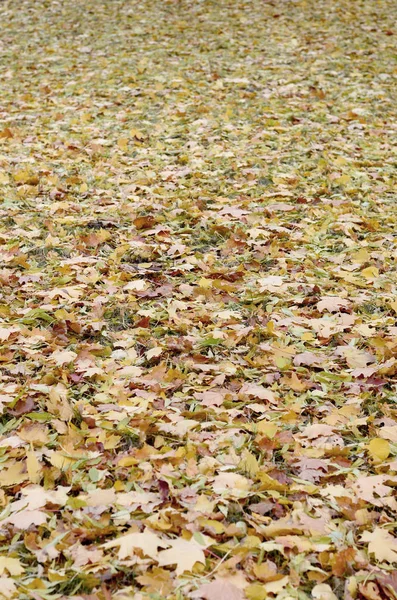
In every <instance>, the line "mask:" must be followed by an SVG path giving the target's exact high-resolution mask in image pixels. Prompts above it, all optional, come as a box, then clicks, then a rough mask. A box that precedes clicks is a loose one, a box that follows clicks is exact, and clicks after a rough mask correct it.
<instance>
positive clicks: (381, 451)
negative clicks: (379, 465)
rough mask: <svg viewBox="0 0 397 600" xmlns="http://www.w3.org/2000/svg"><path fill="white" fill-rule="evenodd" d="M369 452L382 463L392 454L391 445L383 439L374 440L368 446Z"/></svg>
mask: <svg viewBox="0 0 397 600" xmlns="http://www.w3.org/2000/svg"><path fill="white" fill-rule="evenodd" d="M368 452H369V454H370V455H371V457H372V458H375V459H377V460H380V461H381V462H382V461H384V460H386V458H387V457H388V456H389V454H390V444H389V442H388V441H387V440H384V439H382V438H374V439H373V440H371V441H370V443H369V444H368Z"/></svg>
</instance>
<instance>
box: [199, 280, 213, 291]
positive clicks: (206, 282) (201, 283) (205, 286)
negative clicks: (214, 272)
mask: <svg viewBox="0 0 397 600" xmlns="http://www.w3.org/2000/svg"><path fill="white" fill-rule="evenodd" d="M212 284H213V281H212V279H206V278H205V277H202V278H201V279H200V280H199V281H198V286H199V287H201V288H203V290H209V289H210V288H212Z"/></svg>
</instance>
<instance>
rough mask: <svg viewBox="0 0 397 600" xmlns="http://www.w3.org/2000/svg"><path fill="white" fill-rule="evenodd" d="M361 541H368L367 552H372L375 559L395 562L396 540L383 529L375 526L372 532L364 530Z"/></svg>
mask: <svg viewBox="0 0 397 600" xmlns="http://www.w3.org/2000/svg"><path fill="white" fill-rule="evenodd" d="M361 541H362V542H368V552H369V554H374V555H375V558H376V560H378V561H380V562H382V561H386V562H388V563H397V540H396V538H395V537H393V536H392V535H391V534H390V533H389V532H388V531H386V530H385V529H382V528H381V527H375V529H374V530H373V531H372V532H371V531H364V533H363V534H362V535H361Z"/></svg>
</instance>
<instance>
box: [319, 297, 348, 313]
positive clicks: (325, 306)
mask: <svg viewBox="0 0 397 600" xmlns="http://www.w3.org/2000/svg"><path fill="white" fill-rule="evenodd" d="M349 306H350V302H349V301H348V300H346V298H339V297H338V296H324V297H323V298H321V300H320V301H319V302H317V309H318V310H319V311H320V312H323V311H325V310H327V311H328V312H339V311H340V309H341V308H348V307H349Z"/></svg>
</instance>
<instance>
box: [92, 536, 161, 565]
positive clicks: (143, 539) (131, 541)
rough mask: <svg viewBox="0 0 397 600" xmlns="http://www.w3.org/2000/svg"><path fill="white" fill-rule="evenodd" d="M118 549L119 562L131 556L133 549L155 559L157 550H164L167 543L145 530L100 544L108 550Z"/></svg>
mask: <svg viewBox="0 0 397 600" xmlns="http://www.w3.org/2000/svg"><path fill="white" fill-rule="evenodd" d="M117 546H118V547H119V550H118V557H119V559H120V560H122V559H124V558H126V557H127V556H132V555H133V553H134V549H136V548H137V549H138V550H142V552H143V553H144V554H146V555H147V556H150V558H153V559H156V560H157V557H158V548H166V547H167V546H169V543H168V542H167V541H165V540H162V539H161V538H159V537H158V536H157V535H156V534H155V533H153V532H152V531H150V529H145V530H144V531H143V532H142V533H139V532H134V533H127V535H123V536H121V537H119V538H117V539H115V540H111V541H110V542H106V543H105V544H102V548H105V549H106V550H108V549H109V548H115V547H117Z"/></svg>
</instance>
